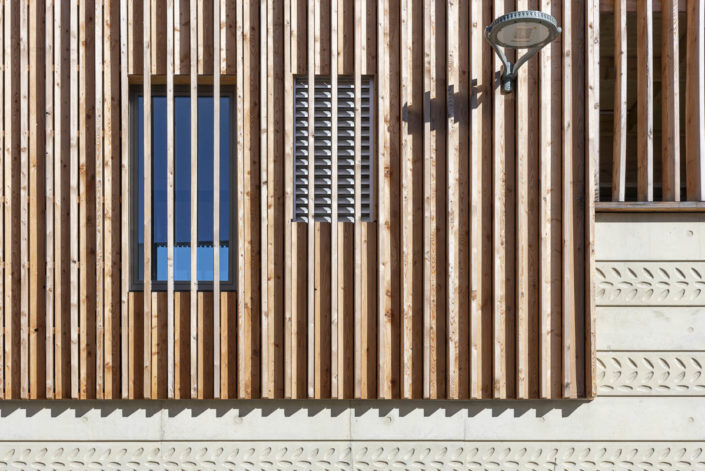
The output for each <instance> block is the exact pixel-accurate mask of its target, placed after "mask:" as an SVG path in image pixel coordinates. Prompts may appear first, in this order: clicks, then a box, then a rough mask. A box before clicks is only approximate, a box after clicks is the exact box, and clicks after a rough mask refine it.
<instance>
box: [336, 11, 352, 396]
mask: <svg viewBox="0 0 705 471" xmlns="http://www.w3.org/2000/svg"><path fill="white" fill-rule="evenodd" d="M338 39H339V38H338V0H332V1H331V4H330V84H331V87H330V93H331V120H330V122H331V136H330V149H331V185H330V187H331V249H330V267H331V270H330V272H331V283H330V285H331V293H330V305H331V315H330V331H331V342H330V351H331V355H330V356H331V368H330V369H331V374H330V376H331V379H330V384H331V397H332V398H338V397H339V395H338V393H339V381H342V382H344V381H345V378H344V375H345V372H342V376H341V370H340V369H339V368H338V366H339V363H340V362H339V357H340V355H342V354H343V351H341V350H340V349H339V344H340V343H341V342H343V343H344V341H342V339H340V338H339V335H338V333H339V329H338V320H339V314H338V309H339V305H338V298H339V297H340V295H341V294H342V295H343V296H344V293H340V292H339V286H340V281H339V280H338V249H339V247H338V133H337V129H338V73H339V70H338ZM352 250H353V253H354V251H355V248H354V247H353V248H352ZM354 288H355V285H354V282H353V289H354ZM358 299H359V298H358ZM351 371H353V374H354V370H351ZM341 384H342V383H341Z"/></svg>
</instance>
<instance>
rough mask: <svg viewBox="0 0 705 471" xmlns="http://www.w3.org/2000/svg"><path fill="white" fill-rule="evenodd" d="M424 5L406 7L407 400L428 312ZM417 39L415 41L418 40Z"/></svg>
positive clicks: (414, 384) (413, 392)
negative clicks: (422, 128) (422, 201)
mask: <svg viewBox="0 0 705 471" xmlns="http://www.w3.org/2000/svg"><path fill="white" fill-rule="evenodd" d="M420 8H421V5H420V4H419V2H416V4H415V2H414V1H413V0H405V1H404V2H402V4H401V27H400V33H401V40H400V44H401V45H402V49H401V51H400V52H401V96H402V98H401V99H402V107H403V111H402V121H401V206H402V218H401V230H402V238H401V239H402V247H401V250H402V316H401V323H402V328H401V340H402V347H401V348H402V361H401V363H402V364H401V366H402V374H401V376H402V382H401V396H402V397H403V398H405V399H411V398H418V397H421V394H422V390H421V386H422V382H421V378H422V360H423V357H422V353H423V350H422V348H423V337H422V332H421V323H422V322H423V318H422V315H423V311H422V307H421V302H422V300H423V289H422V283H421V281H422V279H421V275H422V272H421V269H422V264H421V252H420V250H419V249H421V248H422V244H421V243H420V236H421V229H422V228H423V224H422V223H421V224H420V222H421V221H419V220H420V216H421V207H420V206H419V205H418V202H419V198H418V195H419V194H420V193H419V191H418V190H419V186H418V183H419V181H418V180H419V179H418V178H417V177H416V176H417V175H419V176H420V170H419V164H420V162H419V159H418V157H419V156H420V155H421V149H420V148H419V147H418V144H419V142H418V139H415V137H421V136H419V134H418V131H419V124H420V122H419V119H418V118H419V117H420V116H421V114H422V111H421V110H419V109H418V108H419V104H420V103H419V100H418V95H419V88H420V87H418V85H419V79H422V78H423V77H422V75H420V74H419V73H418V72H419V71H418V70H415V68H416V67H417V66H418V65H419V62H418V60H416V59H417V58H418V57H419V54H418V48H419V44H418V37H420V34H419V33H420V32H419V31H418V30H417V28H419V26H420V25H419V24H418V22H417V19H420V18H421V17H420V16H418V11H419V10H420ZM415 37H416V40H415Z"/></svg>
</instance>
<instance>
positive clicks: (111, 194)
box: [99, 2, 120, 399]
mask: <svg viewBox="0 0 705 471" xmlns="http://www.w3.org/2000/svg"><path fill="white" fill-rule="evenodd" d="M116 11H117V10H116V4H115V3H111V2H107V3H106V4H105V5H104V7H103V18H102V19H101V21H102V22H103V24H102V28H103V38H104V39H103V41H104V44H105V46H104V47H105V52H104V53H103V64H104V65H103V67H102V70H101V74H102V80H103V103H102V106H103V129H104V131H103V142H104V144H103V162H102V163H101V165H102V166H103V185H104V200H103V215H102V218H103V226H104V229H103V231H104V232H103V233H104V238H103V244H104V249H103V250H104V264H105V267H104V271H105V275H104V276H105V279H104V283H105V288H104V294H103V296H104V306H105V308H104V309H105V310H104V314H103V316H104V321H103V322H104V331H105V340H104V351H105V353H104V363H103V364H104V366H103V368H104V392H103V394H104V398H105V399H115V398H117V397H119V396H118V394H119V393H118V391H117V387H116V379H117V378H119V377H120V376H119V374H115V365H118V364H119V358H118V354H119V351H120V350H119V348H118V344H117V339H118V335H119V334H118V332H119V329H118V328H117V325H116V318H115V313H116V309H115V307H116V305H117V304H116V297H115V294H116V293H117V292H118V290H116V289H115V288H116V286H115V281H116V277H115V274H116V273H119V270H120V265H119V264H118V263H116V262H117V261H116V256H117V253H118V250H119V246H118V245H117V244H116V241H115V239H114V235H115V233H114V231H113V227H114V226H113V222H114V219H117V218H116V217H115V216H116V215H115V214H114V212H115V209H116V208H117V207H119V204H120V199H119V197H116V196H117V195H116V194H115V186H114V184H113V182H114V181H119V177H118V178H115V176H116V175H113V173H114V172H115V168H116V167H115V166H113V158H114V156H115V155H116V152H115V150H116V149H119V147H117V145H116V142H117V136H114V135H113V133H114V129H119V126H115V128H113V123H114V121H115V117H116V107H114V106H113V105H114V103H118V102H117V97H116V87H115V85H116V83H118V82H117V81H118V80H119V78H118V77H116V74H115V62H114V61H115V59H117V52H116V46H117V41H116V40H117V39H118V38H119V37H118V36H117V35H116V34H115V33H116V30H114V29H113V28H112V25H113V23H112V20H113V18H114V15H115V12H116ZM118 61H119V59H118ZM118 63H119V62H118ZM113 138H115V139H113ZM99 243H100V242H99Z"/></svg>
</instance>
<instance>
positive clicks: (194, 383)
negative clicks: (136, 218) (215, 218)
mask: <svg viewBox="0 0 705 471" xmlns="http://www.w3.org/2000/svg"><path fill="white" fill-rule="evenodd" d="M239 4H240V2H238V5H239ZM189 16H190V23H189V24H190V27H191V32H190V33H189V38H190V40H191V44H190V50H191V56H190V59H189V61H190V79H189V91H190V112H191V120H190V132H191V192H190V195H191V196H190V202H191V208H190V214H191V231H190V245H191V267H190V268H191V272H190V280H191V282H190V292H191V295H190V297H189V302H190V314H191V316H190V322H191V328H190V335H191V343H190V345H191V398H192V399H193V398H196V397H197V395H198V356H197V333H198V329H197V319H198V314H197V306H198V263H197V262H198V260H197V255H198V251H197V246H198V82H197V80H198V61H197V60H196V56H197V55H198V42H197V40H198V22H197V21H196V18H197V9H196V2H190V11H189ZM238 75H239V74H238ZM238 116H240V115H238ZM238 122H239V121H238ZM240 137H241V136H239V135H238V142H241V141H240ZM240 155H242V154H241V153H240V149H239V148H238V156H240ZM239 170H240V169H238V174H239ZM238 188H241V186H240V185H238ZM238 214H242V213H241V212H240V211H238ZM238 240H243V239H242V238H240V239H238ZM239 266H242V265H239Z"/></svg>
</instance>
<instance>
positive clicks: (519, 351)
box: [515, 0, 530, 399]
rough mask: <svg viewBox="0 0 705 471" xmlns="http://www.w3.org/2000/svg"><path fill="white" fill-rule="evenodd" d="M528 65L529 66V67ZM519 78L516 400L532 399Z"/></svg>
mask: <svg viewBox="0 0 705 471" xmlns="http://www.w3.org/2000/svg"><path fill="white" fill-rule="evenodd" d="M528 6H529V3H528V0H517V9H518V10H526V9H528ZM527 65H528V64H527ZM527 65H525V66H524V67H522V68H521V69H519V73H518V77H517V86H516V91H517V122H516V133H517V156H516V186H517V190H516V191H517V200H516V233H517V235H516V316H517V319H516V338H515V341H516V397H517V398H519V399H523V398H528V397H529V378H528V375H529V371H528V369H529V352H528V348H529V337H528V332H529V253H528V252H529V240H528V239H529V237H528V233H527V227H528V222H529V194H528V193H529V188H528V185H529V168H528V167H529V162H528V160H529V153H530V148H529V143H530V137H529V133H530V130H529V93H530V92H529V90H528V86H529V70H528V67H527Z"/></svg>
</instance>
